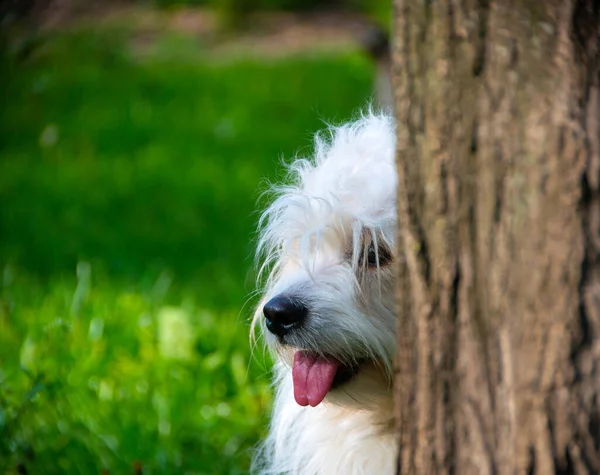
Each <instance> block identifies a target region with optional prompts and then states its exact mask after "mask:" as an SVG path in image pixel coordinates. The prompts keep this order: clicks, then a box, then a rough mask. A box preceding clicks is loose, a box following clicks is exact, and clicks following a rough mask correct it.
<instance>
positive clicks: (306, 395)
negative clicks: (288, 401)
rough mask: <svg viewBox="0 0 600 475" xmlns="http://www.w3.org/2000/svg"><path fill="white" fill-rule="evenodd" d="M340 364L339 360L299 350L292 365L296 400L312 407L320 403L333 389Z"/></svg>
mask: <svg viewBox="0 0 600 475" xmlns="http://www.w3.org/2000/svg"><path fill="white" fill-rule="evenodd" d="M339 365H340V364H339V363H338V362H337V361H334V360H328V359H326V358H323V357H322V356H317V355H315V354H313V353H309V352H307V351H297V352H296V353H295V354H294V366H293V367H292V379H293V380H294V399H296V402H297V403H298V404H300V405H301V406H308V405H309V404H310V405H311V406H312V407H315V406H317V405H318V404H320V403H321V401H323V399H325V395H326V394H327V393H328V392H329V390H330V389H331V385H332V384H333V378H334V377H335V373H336V371H337V369H338V367H339Z"/></svg>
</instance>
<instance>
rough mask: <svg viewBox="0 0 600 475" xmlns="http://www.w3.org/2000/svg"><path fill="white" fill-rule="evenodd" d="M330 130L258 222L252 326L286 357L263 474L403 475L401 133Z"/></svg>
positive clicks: (359, 124)
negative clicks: (398, 324) (397, 395)
mask: <svg viewBox="0 0 600 475" xmlns="http://www.w3.org/2000/svg"><path fill="white" fill-rule="evenodd" d="M329 133H330V137H325V138H324V137H323V136H322V135H321V136H317V138H316V141H315V149H316V150H315V158H314V160H305V159H299V160H297V161H295V162H294V163H293V164H292V165H291V174H292V177H291V178H292V181H293V183H294V184H293V185H291V186H285V187H281V188H278V189H277V190H276V191H277V195H278V196H277V198H276V199H275V201H274V202H273V204H272V205H271V206H270V207H269V208H268V209H267V210H266V212H265V213H264V215H263V216H262V219H261V226H260V229H261V232H260V240H259V255H262V256H264V267H263V268H267V269H269V270H270V273H269V278H268V280H267V283H266V288H265V291H264V298H263V299H262V301H261V304H260V305H259V308H258V310H257V312H256V315H255V317H254V324H258V325H260V327H261V328H262V329H263V331H264V333H265V336H266V341H267V343H268V345H269V347H270V348H271V349H273V350H274V352H275V354H276V357H277V363H276V366H275V387H276V395H275V402H274V411H273V416H272V421H271V424H270V430H269V435H268V437H267V438H266V440H265V442H264V444H263V445H262V447H261V450H260V451H259V453H258V454H257V457H256V459H255V461H254V471H256V472H258V473H261V474H298V475H299V474H302V475H313V474H315V475H316V474H324V475H332V474H370V475H380V474H390V473H393V472H394V470H395V463H396V441H395V437H394V432H393V426H394V421H393V399H392V379H393V378H392V363H393V358H394V353H395V346H396V339H395V313H394V292H393V290H394V272H393V266H392V265H391V264H392V262H393V260H394V256H395V250H394V240H395V231H396V169H395V164H394V155H395V154H394V148H395V126H394V121H393V119H392V118H391V117H389V116H386V115H377V114H373V113H368V114H366V115H365V116H363V117H362V118H361V119H360V120H358V121H356V122H354V123H351V124H347V125H343V126H340V127H332V128H330V129H329Z"/></svg>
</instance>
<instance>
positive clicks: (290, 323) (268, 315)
mask: <svg viewBox="0 0 600 475" xmlns="http://www.w3.org/2000/svg"><path fill="white" fill-rule="evenodd" d="M263 314H264V316H265V323H266V324H267V329H268V330H269V331H270V332H271V333H273V334H274V335H277V336H278V337H280V338H281V337H283V336H285V335H287V334H288V333H290V332H291V331H293V330H295V329H297V328H299V327H300V326H301V325H302V323H303V322H304V320H306V317H307V315H308V307H307V306H306V305H305V304H304V303H302V302H301V301H300V300H298V299H294V298H291V297H286V296H282V295H277V296H275V297H273V298H272V299H271V300H269V301H268V302H267V303H266V304H265V306H264V307H263Z"/></svg>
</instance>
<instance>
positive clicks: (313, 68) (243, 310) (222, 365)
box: [0, 31, 372, 474]
mask: <svg viewBox="0 0 600 475" xmlns="http://www.w3.org/2000/svg"><path fill="white" fill-rule="evenodd" d="M126 45H127V35H126V33H125V32H123V31H104V32H91V31H80V32H78V33H68V34H67V33H63V34H60V35H58V34H55V35H53V36H49V37H46V38H44V40H43V41H41V42H40V43H39V45H38V46H37V47H36V48H35V49H33V51H32V52H29V53H28V54H24V53H23V52H21V53H20V54H15V53H10V54H8V53H3V54H2V58H1V62H2V64H1V68H0V69H1V70H2V72H3V73H4V72H6V73H7V74H3V76H4V77H5V78H7V79H5V80H3V81H2V82H1V83H0V100H1V101H2V108H1V109H0V265H1V266H2V267H1V268H2V269H3V275H2V281H1V283H2V287H1V294H0V473H5V472H6V473H18V470H21V469H22V468H23V467H24V468H26V469H27V471H28V473H44V474H62V473H69V474H76V473H81V474H90V473H101V471H102V470H108V473H111V474H113V473H134V472H135V467H136V466H137V465H138V464H141V466H142V467H143V473H144V474H152V473H169V474H170V473H190V474H191V473H202V474H204V473H206V474H213V473H243V472H245V471H247V469H248V463H249V457H250V449H251V447H252V445H253V444H255V443H256V441H257V439H258V437H259V436H260V434H261V433H262V432H263V430H264V426H265V424H266V422H267V418H268V405H269V390H268V387H267V385H268V367H267V366H268V364H267V363H266V362H265V361H264V358H262V357H261V352H260V351H259V352H257V353H258V355H257V356H258V357H254V358H253V357H252V356H251V354H250V348H249V343H248V325H247V317H248V315H249V313H250V311H251V304H252V302H250V303H249V304H248V305H246V306H244V304H245V302H246V300H247V297H248V295H249V294H250V292H251V291H252V290H253V285H254V284H253V279H254V275H253V272H252V254H253V248H254V242H253V238H254V234H253V233H254V228H255V223H256V220H257V212H256V209H257V199H258V198H259V194H260V191H261V190H264V189H265V183H264V179H265V178H268V179H271V180H278V179H280V178H281V177H282V175H283V173H282V167H281V158H282V157H287V158H291V157H293V156H294V155H295V154H296V152H298V151H300V153H304V154H308V153H310V148H311V134H312V133H313V132H315V131H316V130H319V129H320V128H322V127H323V120H328V121H339V120H344V119H347V118H349V117H351V116H352V115H353V114H354V113H356V111H357V110H358V108H359V107H360V106H362V105H364V104H365V103H366V101H367V99H368V97H369V95H370V85H371V73H372V72H371V69H370V65H369V64H368V62H367V61H366V60H365V59H363V58H362V57H361V56H360V55H359V54H354V53H348V54H345V55H337V56H334V55H327V54H324V53H323V54H313V55H304V56H302V57H292V58H287V59H280V60H269V61H265V60H263V61H261V60H258V59H254V60H251V59H247V60H243V59H236V60H234V59H231V60H227V58H219V61H216V60H215V58H213V57H212V56H211V55H210V54H209V53H208V52H203V51H202V48H201V45H200V46H198V45H196V50H194V49H193V48H190V45H189V43H185V42H181V41H178V40H177V41H173V39H172V38H171V39H167V41H165V42H164V43H163V46H164V45H167V46H168V45H170V46H169V47H166V46H164V47H163V48H162V49H161V48H159V49H158V50H157V51H158V52H157V53H156V54H155V55H153V56H151V57H145V58H144V59H143V60H142V59H141V58H136V57H135V56H132V54H131V53H130V52H129V50H128V48H127V47H126ZM178 45H179V46H180V47H181V48H179V46H178ZM186 45H187V46H186ZM197 50H199V51H197ZM76 269H77V273H76ZM255 356H256V355H255Z"/></svg>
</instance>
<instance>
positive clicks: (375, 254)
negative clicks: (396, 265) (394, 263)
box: [366, 243, 392, 268]
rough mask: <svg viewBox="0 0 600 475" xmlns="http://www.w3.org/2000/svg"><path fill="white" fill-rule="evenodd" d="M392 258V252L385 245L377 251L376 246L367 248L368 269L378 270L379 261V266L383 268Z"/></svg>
mask: <svg viewBox="0 0 600 475" xmlns="http://www.w3.org/2000/svg"><path fill="white" fill-rule="evenodd" d="M391 258H392V255H391V254H390V251H389V250H388V248H387V247H386V246H384V245H380V246H378V247H377V249H375V244H374V243H371V244H369V247H368V248H367V262H366V265H367V267H372V268H377V261H379V266H380V267H381V266H383V265H385V264H387V263H388V262H389V261H390V260H391Z"/></svg>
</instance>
